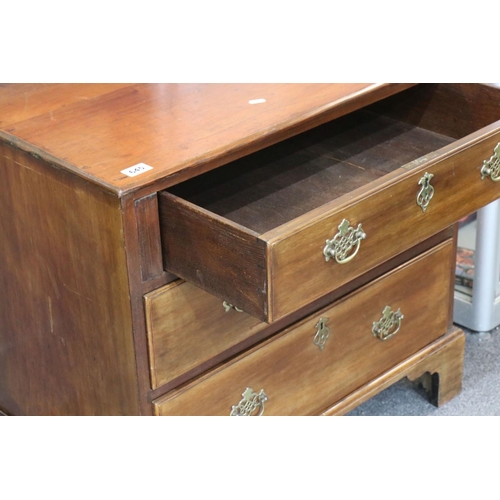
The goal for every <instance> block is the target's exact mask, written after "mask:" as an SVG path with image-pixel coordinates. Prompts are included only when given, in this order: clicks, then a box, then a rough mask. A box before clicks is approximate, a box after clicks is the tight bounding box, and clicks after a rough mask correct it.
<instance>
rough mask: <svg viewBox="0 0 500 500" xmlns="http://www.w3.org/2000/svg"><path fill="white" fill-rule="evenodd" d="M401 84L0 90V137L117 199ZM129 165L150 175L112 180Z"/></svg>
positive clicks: (220, 161) (240, 152)
mask: <svg viewBox="0 0 500 500" xmlns="http://www.w3.org/2000/svg"><path fill="white" fill-rule="evenodd" d="M410 86H411V85H409V84H343V83H342V84H222V85H221V84H136V85H125V86H122V85H118V86H117V87H116V88H115V90H114V91H112V92H110V91H109V90H111V89H112V88H111V87H102V86H101V87H99V86H97V87H92V86H91V85H90V84H89V85H88V87H89V88H88V89H87V87H85V86H80V87H71V86H70V87H68V86H61V87H59V86H55V85H53V86H48V87H44V86H35V87H25V86H20V87H18V86H15V85H14V86H12V85H11V86H4V87H0V115H2V116H4V118H3V119H2V124H1V125H0V127H1V130H2V131H3V132H1V133H0V138H3V139H4V140H9V141H10V142H16V141H17V142H16V144H17V145H18V147H22V148H23V149H26V150H29V151H33V152H35V153H37V154H40V152H46V153H49V154H50V155H52V157H53V159H54V161H58V160H60V161H58V163H59V164H60V166H61V168H64V169H68V170H71V171H73V172H74V173H75V174H77V175H80V176H85V177H86V178H88V179H90V180H92V181H93V182H96V183H99V184H101V185H103V186H104V187H105V188H106V189H111V190H113V191H114V192H115V193H117V194H123V193H124V192H126V191H128V190H131V189H135V188H138V187H141V186H145V185H149V184H151V183H152V182H153V181H155V180H159V179H168V180H165V187H166V185H167V184H170V185H172V184H174V183H176V182H178V181H179V180H184V179H186V178H189V177H193V176H194V175H197V174H199V173H201V172H203V171H207V170H210V169H212V168H215V167H218V166H220V165H221V164H223V163H227V162H229V161H231V160H234V159H236V158H240V157H242V156H244V155H246V154H248V153H250V152H253V151H256V150H258V149H261V148H262V147H264V146H268V145H270V144H274V143H276V142H278V141H280V140H282V139H285V138H287V137H291V136H292V135H295V134H297V133H299V132H302V131H304V130H308V129H310V128H312V127H314V126H316V125H319V124H321V123H324V122H326V121H328V120H330V119H333V118H336V117H338V116H341V115H344V114H346V113H348V112H350V111H353V110H355V109H359V108H361V107H363V106H365V105H367V104H371V103H373V102H375V101H377V100H379V99H382V98H384V97H387V96H388V95H392V94H393V93H395V92H399V91H401V90H403V89H406V88H408V87H410ZM259 98H263V99H265V101H266V102H264V103H261V104H250V103H249V101H252V100H254V99H259ZM21 108H22V110H21ZM138 163H146V164H148V165H150V166H152V167H153V170H150V171H149V172H146V173H144V174H141V175H139V176H136V177H127V176H126V175H124V174H122V173H121V171H122V170H124V169H126V168H128V167H131V166H133V165H136V164H138Z"/></svg>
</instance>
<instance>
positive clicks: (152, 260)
mask: <svg viewBox="0 0 500 500" xmlns="http://www.w3.org/2000/svg"><path fill="white" fill-rule="evenodd" d="M134 206H135V220H136V225H137V240H138V243H139V251H140V259H141V276H142V281H148V280H151V279H154V278H157V277H159V276H161V275H162V274H163V273H164V271H163V263H162V251H161V242H160V231H159V227H160V226H159V223H158V198H157V196H156V194H151V195H149V196H145V197H144V198H140V199H138V200H136V201H135V204H134Z"/></svg>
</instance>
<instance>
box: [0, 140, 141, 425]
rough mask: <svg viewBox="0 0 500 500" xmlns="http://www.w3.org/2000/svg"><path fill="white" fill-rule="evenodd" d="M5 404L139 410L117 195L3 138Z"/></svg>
mask: <svg viewBox="0 0 500 500" xmlns="http://www.w3.org/2000/svg"><path fill="white" fill-rule="evenodd" d="M0 171H1V173H2V182H1V183H0V214H1V217H0V262H1V264H0V267H1V272H0V289H1V290H2V291H3V293H2V301H1V305H0V372H1V376H0V408H2V409H3V410H4V411H5V412H6V413H9V414H11V415H124V414H131V415H135V414H138V413H139V407H138V397H139V396H138V388H137V381H136V367H135V354H134V343H133V338H132V333H131V332H132V325H131V316H130V303H129V289H128V281H127V267H126V261H125V248H124V243H123V236H122V220H121V212H120V202H119V200H118V198H116V197H115V196H112V195H111V194H109V193H106V192H105V191H103V190H102V189H99V188H96V187H95V186H93V185H92V184H89V183H87V182H85V181H83V180H81V179H79V178H78V177H75V176H72V175H69V174H67V173H65V172H61V171H58V170H55V169H53V168H51V167H50V166H48V165H46V164H45V163H44V162H42V161H41V160H39V159H37V158H34V157H32V156H30V155H28V154H26V153H24V152H22V151H19V150H16V149H15V148H12V147H10V146H8V145H6V144H0Z"/></svg>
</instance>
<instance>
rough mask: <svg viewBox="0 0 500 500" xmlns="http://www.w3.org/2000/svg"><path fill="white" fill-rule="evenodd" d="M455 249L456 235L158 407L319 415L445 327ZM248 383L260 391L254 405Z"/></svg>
mask: <svg viewBox="0 0 500 500" xmlns="http://www.w3.org/2000/svg"><path fill="white" fill-rule="evenodd" d="M452 254H453V245H452V242H451V240H449V241H447V242H445V243H442V244H440V245H438V246H437V247H435V248H433V249H431V250H429V251H428V252H425V253H424V254H422V255H420V256H418V257H417V258H415V259H413V260H412V261H410V262H408V263H406V264H404V265H402V266H400V267H399V268H397V269H395V270H393V271H391V272H390V273H387V274H386V275H384V276H382V277H381V278H379V279H377V280H375V281H374V282H372V283H369V284H368V285H366V286H364V287H362V288H361V289H359V290H357V291H355V292H353V293H352V294H350V295H348V296H347V297H345V298H343V299H341V300H339V301H337V302H336V303H334V304H333V305H330V306H329V307H327V308H325V309H323V310H322V311H319V312H318V313H315V314H313V315H311V316H309V317H308V318H306V319H304V320H303V321H301V322H300V323H298V324H296V325H293V326H292V327H290V328H288V329H286V330H285V331H283V332H281V333H280V334H278V335H277V336H275V337H274V338H272V339H270V340H268V341H267V342H265V343H264V344H262V345H261V346H259V347H257V348H254V349H253V350H251V351H250V352H248V353H246V354H244V355H242V356H240V357H238V358H236V359H234V360H233V361H231V362H229V363H226V364H225V365H224V366H222V367H220V368H218V369H217V370H214V371H213V372H211V373H210V374H207V375H206V376H204V377H202V378H200V379H198V380H197V381H195V382H193V383H192V384H190V385H188V386H185V387H184V388H181V389H179V390H176V391H173V392H171V393H169V394H166V395H165V396H163V397H161V398H160V399H158V400H156V401H155V402H154V407H155V413H156V414H157V415H229V414H231V413H236V414H238V413H245V412H249V413H250V414H259V413H262V412H263V413H264V414H265V415H311V414H318V413H320V412H321V411H322V410H324V409H325V408H327V407H328V406H329V405H331V404H333V403H334V402H335V401H337V400H339V399H340V398H342V397H345V396H346V395H347V394H349V393H351V392H352V391H354V390H356V389H357V388H359V387H361V386H362V385H363V384H365V383H367V382H368V381H370V380H372V379H373V378H375V377H377V376H378V375H380V374H381V373H383V372H384V371H386V370H388V369H389V368H391V367H393V366H395V365H396V364H397V363H400V362H401V361H403V360H404V359H406V358H407V357H409V356H411V355H412V354H414V353H416V352H417V351H418V350H420V349H422V348H423V347H425V346H426V345H427V344H429V343H430V342H432V341H434V340H435V339H436V338H438V337H439V336H441V335H443V334H444V333H445V332H446V329H447V324H448V313H449V310H448V309H449V303H450V302H449V300H448V299H449V293H450V279H451V274H450V269H451V268H450V266H451V264H452V261H453V260H454V255H452ZM398 312H399V314H398ZM374 323H375V324H376V325H374ZM322 324H323V325H324V327H323V328H321V325H322ZM325 327H326V328H325ZM374 327H375V333H374V332H373V329H374ZM394 332H396V333H394ZM377 334H378V336H377ZM391 334H393V335H392V336H390V337H389V338H386V339H385V340H381V338H379V337H380V336H382V337H383V336H384V335H391ZM325 337H326V341H325V342H324V344H323V345H322V346H321V347H322V348H320V346H319V345H318V344H321V343H322V342H321V340H322V339H323V340H325ZM247 389H251V390H253V392H254V393H257V394H261V396H260V398H257V397H255V398H254V403H255V404H253V405H252V404H251V400H252V398H250V391H249V390H247ZM261 391H263V392H262V393H261ZM243 393H245V396H243ZM263 394H265V397H264V396H263ZM264 399H265V402H264V401H263V400H264ZM245 403H246V404H245ZM243 407H245V408H243Z"/></svg>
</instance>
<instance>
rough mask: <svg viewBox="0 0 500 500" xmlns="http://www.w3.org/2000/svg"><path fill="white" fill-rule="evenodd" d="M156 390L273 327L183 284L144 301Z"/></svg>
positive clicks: (173, 286) (152, 379)
mask: <svg viewBox="0 0 500 500" xmlns="http://www.w3.org/2000/svg"><path fill="white" fill-rule="evenodd" d="M144 301H145V309H146V324H147V334H148V348H149V360H150V372H151V386H152V388H153V389H156V388H157V387H160V386H162V385H164V384H166V383H168V382H171V381H172V380H174V379H176V378H178V377H180V376H182V375H184V374H186V373H188V372H189V371H190V370H194V369H199V370H202V369H203V367H204V365H205V364H206V363H210V362H212V363H216V362H217V359H218V358H219V359H224V358H227V357H228V353H229V351H230V350H231V348H233V347H234V346H238V345H240V346H241V343H242V342H244V341H245V340H246V339H249V338H251V337H253V336H254V335H256V334H258V333H259V332H260V331H262V330H264V329H265V328H266V327H268V325H267V324H266V323H263V322H261V321H259V320H258V319H256V318H254V317H253V316H249V315H248V314H246V313H244V312H238V311H236V310H235V309H234V308H230V309H229V310H227V311H226V308H225V307H224V306H223V302H222V301H221V300H219V299H218V298H217V297H215V296H213V295H210V294H208V293H207V292H204V291H203V290H201V289H200V288H197V287H195V286H193V285H191V284H190V283H187V282H185V281H181V280H178V281H177V282H174V283H170V284H169V285H166V286H164V287H162V288H160V289H159V290H155V291H153V292H151V293H148V294H146V295H145V296H144Z"/></svg>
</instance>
